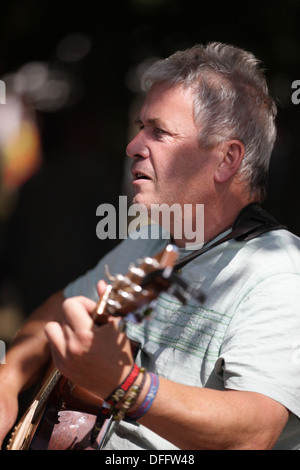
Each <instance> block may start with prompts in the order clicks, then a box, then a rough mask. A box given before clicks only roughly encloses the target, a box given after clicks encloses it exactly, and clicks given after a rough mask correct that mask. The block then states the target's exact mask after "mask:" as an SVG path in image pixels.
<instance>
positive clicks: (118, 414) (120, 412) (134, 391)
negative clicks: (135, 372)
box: [110, 367, 147, 421]
mask: <svg viewBox="0 0 300 470" xmlns="http://www.w3.org/2000/svg"><path fill="white" fill-rule="evenodd" d="M140 372H141V373H142V374H143V378H142V381H141V383H140V384H139V385H136V384H134V385H133V386H132V387H131V389H130V391H129V393H128V395H126V397H125V400H124V402H123V403H122V406H121V407H120V408H113V409H111V410H110V413H111V415H112V416H113V420H114V421H121V419H124V417H125V415H126V413H128V410H129V409H130V408H132V407H133V405H134V404H135V402H136V400H137V399H138V397H139V395H140V393H141V391H142V389H143V388H144V385H145V382H146V378H147V370H146V369H145V368H144V367H141V368H140Z"/></svg>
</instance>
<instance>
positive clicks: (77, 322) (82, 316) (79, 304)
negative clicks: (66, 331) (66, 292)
mask: <svg viewBox="0 0 300 470" xmlns="http://www.w3.org/2000/svg"><path fill="white" fill-rule="evenodd" d="M95 308H96V303H95V302H93V301H92V300H91V299H87V298H86V297H72V298H69V299H66V300H65V301H64V303H63V312H64V316H63V319H64V322H65V324H66V325H68V326H69V327H70V328H71V329H72V330H73V331H74V332H80V331H82V330H83V329H88V330H89V329H91V328H92V325H93V320H92V318H91V314H92V313H93V312H94V310H95Z"/></svg>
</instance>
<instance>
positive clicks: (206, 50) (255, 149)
mask: <svg viewBox="0 0 300 470" xmlns="http://www.w3.org/2000/svg"><path fill="white" fill-rule="evenodd" d="M158 82H165V83H167V84H169V85H170V86H174V85H178V84H181V85H183V86H184V87H186V88H190V87H191V88H192V89H193V90H194V93H195V100H194V117H195V121H196V123H198V125H199V129H200V135H199V142H200V144H201V146H202V147H203V148H211V147H213V146H215V145H218V144H220V143H221V142H223V141H225V140H230V139H237V140H240V141H241V142H242V143H243V144H244V146H245V156H244V159H243V162H242V164H241V166H240V168H239V176H240V177H241V178H242V179H243V181H246V182H247V184H248V189H249V191H250V193H251V195H253V196H254V197H255V198H256V199H257V200H259V201H261V200H263V199H264V198H265V196H266V187H267V180H268V170H269V162H270V157H271V153H272V150H273V146H274V142H275V139H276V126H275V117H276V114H277V110H276V105H275V102H274V100H273V99H272V97H271V96H270V94H269V90H268V86H267V82H266V78H265V76H264V73H263V71H262V68H261V63H260V61H259V60H258V59H256V58H255V57H254V55H253V54H252V53H249V52H246V51H244V50H242V49H239V48H237V47H234V46H231V45H228V44H222V43H216V42H213V43H209V44H208V45H206V46H203V45H196V46H194V47H192V48H191V49H187V50H185V51H178V52H176V53H175V54H173V55H171V56H170V57H169V58H167V59H164V60H158V61H156V62H155V63H154V64H152V66H150V68H148V70H147V71H146V72H145V74H144V76H143V78H142V87H143V89H144V91H146V92H147V91H149V89H150V88H151V86H152V85H153V84H154V83H158Z"/></svg>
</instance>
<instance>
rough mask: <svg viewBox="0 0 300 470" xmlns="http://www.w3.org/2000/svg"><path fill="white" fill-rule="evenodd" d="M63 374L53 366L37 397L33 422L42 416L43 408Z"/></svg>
mask: <svg viewBox="0 0 300 470" xmlns="http://www.w3.org/2000/svg"><path fill="white" fill-rule="evenodd" d="M61 377H62V375H61V373H60V372H59V370H58V369H57V368H56V367H52V370H51V371H50V372H49V373H48V375H47V377H46V380H45V381H44V383H43V385H42V387H41V389H40V391H39V392H38V393H37V395H36V397H35V401H36V403H37V406H36V409H35V412H34V415H33V417H32V421H31V422H32V424H35V423H36V422H37V420H38V419H39V417H40V414H41V412H42V410H43V409H44V407H45V404H46V402H47V400H48V398H49V396H50V394H51V392H52V391H53V389H54V387H55V386H56V384H57V383H58V382H59V380H60V379H61Z"/></svg>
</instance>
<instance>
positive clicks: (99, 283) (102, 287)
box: [97, 280, 107, 297]
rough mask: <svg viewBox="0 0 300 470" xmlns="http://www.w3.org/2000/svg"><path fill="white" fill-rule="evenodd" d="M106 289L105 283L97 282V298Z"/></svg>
mask: <svg viewBox="0 0 300 470" xmlns="http://www.w3.org/2000/svg"><path fill="white" fill-rule="evenodd" d="M106 287H107V283H106V282H105V281H103V280H101V281H99V282H98V284H97V291H98V294H99V297H101V296H102V295H103V294H104V292H105V290H106Z"/></svg>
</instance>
